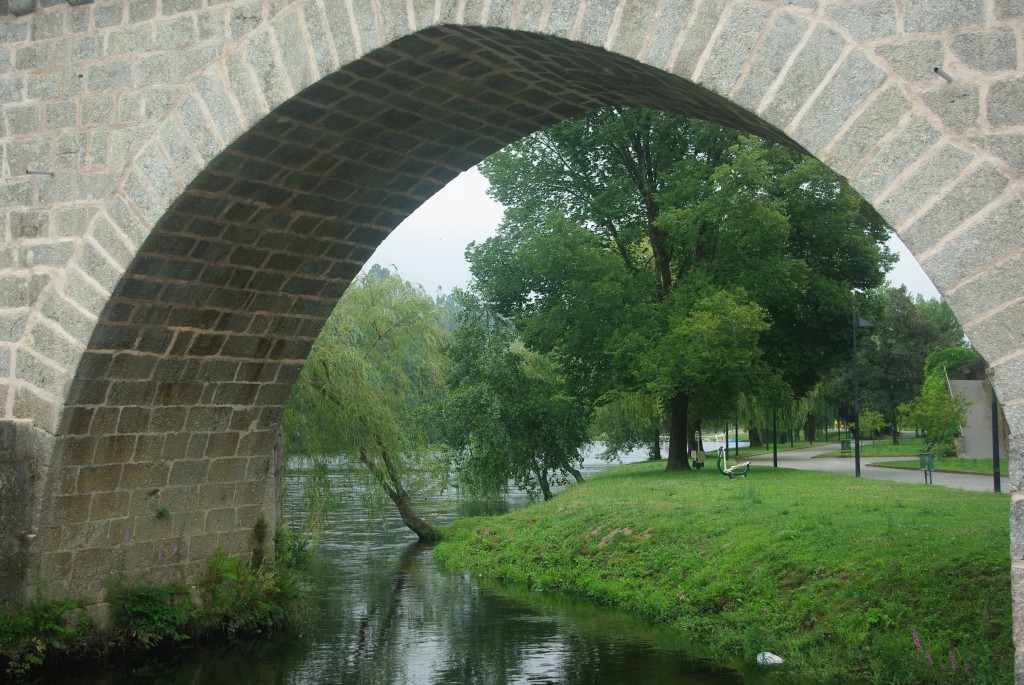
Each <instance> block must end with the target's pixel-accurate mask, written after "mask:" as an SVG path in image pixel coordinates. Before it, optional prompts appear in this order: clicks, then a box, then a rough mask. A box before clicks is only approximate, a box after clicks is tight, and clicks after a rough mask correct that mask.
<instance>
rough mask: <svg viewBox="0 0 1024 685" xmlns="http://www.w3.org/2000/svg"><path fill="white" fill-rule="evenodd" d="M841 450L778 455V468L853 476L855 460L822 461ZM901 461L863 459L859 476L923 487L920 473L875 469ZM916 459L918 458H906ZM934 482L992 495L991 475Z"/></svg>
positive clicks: (941, 477) (766, 459) (762, 457)
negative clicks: (877, 464)
mask: <svg viewBox="0 0 1024 685" xmlns="http://www.w3.org/2000/svg"><path fill="white" fill-rule="evenodd" d="M838 449H839V443H837V442H833V443H821V444H820V445H814V446H813V447H802V448H800V449H795V450H786V451H784V452H782V451H780V452H779V468H787V469H802V470H805V471H825V472H828V473H837V474H842V475H848V476H850V477H851V478H852V477H853V475H854V463H853V457H820V458H817V459H815V458H814V457H816V456H817V455H819V454H824V453H825V452H835V451H837V450H838ZM747 459H750V461H751V463H753V464H755V465H757V466H764V465H767V466H771V465H772V453H771V452H768V453H766V454H758V455H755V456H753V457H747V456H744V457H743V460H744V461H745V460H747ZM894 459H899V457H864V456H861V458H860V475H861V477H863V478H874V479H876V480H889V481H894V482H897V483H920V484H924V473H922V472H921V471H918V470H916V469H915V470H910V469H893V468H886V467H884V466H872V465H871V462H874V461H892V460H894ZM907 459H915V460H916V459H917V457H907ZM1000 480H1001V483H1000V485H1001V487H1002V491H1003V492H1009V487H1010V484H1009V479H1007V478H1006V477H1005V476H1003V477H1002V478H1001V479H1000ZM932 482H933V483H934V484H935V485H942V486H945V487H948V488H959V489H960V490H974V491H976V492H992V491H993V482H992V474H987V475H982V474H976V473H946V472H942V471H935V472H934V473H933V474H932Z"/></svg>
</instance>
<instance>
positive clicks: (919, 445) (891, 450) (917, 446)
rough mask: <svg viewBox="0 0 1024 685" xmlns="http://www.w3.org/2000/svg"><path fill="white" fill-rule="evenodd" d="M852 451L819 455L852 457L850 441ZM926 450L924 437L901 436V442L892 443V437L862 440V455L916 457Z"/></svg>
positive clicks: (820, 455)
mask: <svg viewBox="0 0 1024 685" xmlns="http://www.w3.org/2000/svg"><path fill="white" fill-rule="evenodd" d="M850 445H851V447H850V451H849V452H848V453H843V452H842V451H841V450H836V451H834V452H825V453H824V454H819V455H818V457H852V456H853V447H852V445H853V443H852V442H851V443H850ZM924 451H925V440H924V438H900V444H898V445H894V444H892V439H891V438H879V439H877V440H870V441H863V440H862V441H861V443H860V456H862V457H910V456H914V457H916V456H917V455H918V454H920V453H921V452H924Z"/></svg>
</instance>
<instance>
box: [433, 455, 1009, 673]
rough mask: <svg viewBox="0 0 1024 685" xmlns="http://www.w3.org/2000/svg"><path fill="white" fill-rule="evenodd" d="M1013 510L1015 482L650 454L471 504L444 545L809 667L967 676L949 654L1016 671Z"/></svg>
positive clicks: (719, 643)
mask: <svg viewBox="0 0 1024 685" xmlns="http://www.w3.org/2000/svg"><path fill="white" fill-rule="evenodd" d="M1007 512H1008V497H1007V496H1005V495H996V494H989V493H971V492H962V491H955V490H949V489H946V488H936V487H926V486H923V485H921V486H918V485H905V484H899V483H889V482H883V481H874V480H868V479H854V478H851V477H846V476H837V475H834V474H823V473H815V472H809V471H795V470H787V469H769V468H757V467H755V468H754V469H753V470H752V471H751V475H750V476H749V477H748V478H746V479H743V480H736V481H730V480H728V479H725V478H721V477H719V476H718V474H715V473H713V472H712V473H671V474H668V473H665V472H664V471H663V465H662V464H656V463H654V464H652V463H642V464H630V465H627V466H619V467H615V468H613V469H610V470H609V471H607V472H605V473H604V474H602V475H601V476H597V477H594V478H592V479H590V480H589V481H588V482H587V483H585V484H583V485H581V486H574V487H571V488H569V489H568V490H567V491H566V492H564V493H562V494H560V495H558V496H557V497H555V498H554V499H552V500H551V501H549V502H544V503H539V504H536V505H534V506H531V507H528V508H526V509H523V510H520V511H517V512H514V513H512V514H509V515H506V516H500V517H486V518H474V519H466V520H462V521H458V522H456V523H454V524H452V525H451V526H450V527H448V528H447V529H446V530H445V532H444V540H443V541H442V543H441V544H440V546H438V548H437V550H436V554H435V558H436V559H437V561H438V563H439V565H440V566H441V568H442V569H444V570H446V571H449V572H463V571H471V572H474V573H478V574H481V575H484V576H487V577H493V578H498V579H503V580H505V581H507V582H511V583H516V584H520V585H523V586H527V587H529V588H531V589H534V590H556V591H563V592H567V593H570V594H573V595H577V596H580V597H584V598H589V599H591V600H593V601H595V602H598V603H605V604H611V605H617V606H619V607H622V608H625V609H627V610H629V611H631V612H633V613H634V614H637V615H640V616H642V617H644V618H647V619H651V620H655V621H659V622H663V623H666V624H669V625H671V626H673V627H675V628H677V629H678V630H681V631H684V632H685V633H686V634H688V635H690V636H692V637H694V638H696V639H699V640H701V641H702V642H703V643H705V644H706V645H707V647H708V649H709V651H710V652H712V654H713V655H714V656H715V657H716V658H718V659H720V660H722V661H724V662H733V663H735V664H741V665H745V666H747V667H749V665H750V664H752V663H753V662H754V659H755V656H756V654H757V653H758V652H761V651H764V650H768V651H772V652H775V653H776V654H780V655H782V656H783V657H785V658H786V660H787V663H786V666H785V667H784V668H785V669H787V670H786V671H785V674H787V675H786V677H787V678H788V679H790V680H792V681H796V682H809V681H817V682H836V681H839V680H854V681H858V682H864V681H866V682H884V683H919V682H961V680H960V679H957V678H952V679H951V678H950V674H949V670H950V669H949V656H948V655H949V654H951V653H952V655H953V656H954V657H955V658H956V662H957V664H958V668H962V665H963V664H964V663H967V664H968V665H969V667H970V669H971V673H972V676H971V677H970V679H969V680H968V679H967V676H965V675H964V674H963V672H962V671H958V674H959V676H960V678H962V679H963V681H967V682H979V683H981V682H1010V681H1012V678H1013V675H1012V673H1013V643H1012V639H1011V596H1010V569H1009V561H1008V557H1007V554H1006V541H1007V539H1008V537H1009V523H1008V519H1009V517H1008V516H1007ZM912 631H916V635H917V636H919V640H920V643H921V645H922V646H921V649H920V650H919V649H917V647H916V646H915V641H914V634H915V633H912ZM925 652H928V653H929V656H930V657H931V658H932V660H933V662H934V663H935V664H936V665H934V666H933V665H931V664H929V662H928V661H926V659H925ZM942 664H945V665H946V668H945V670H941V669H940V668H939V666H940V665H942Z"/></svg>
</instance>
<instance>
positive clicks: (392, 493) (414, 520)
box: [359, 449, 441, 542]
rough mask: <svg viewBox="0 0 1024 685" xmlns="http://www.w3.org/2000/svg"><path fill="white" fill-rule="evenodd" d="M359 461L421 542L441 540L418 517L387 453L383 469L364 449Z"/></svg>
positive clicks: (383, 457) (384, 454)
mask: <svg viewBox="0 0 1024 685" xmlns="http://www.w3.org/2000/svg"><path fill="white" fill-rule="evenodd" d="M359 461H361V462H363V465H364V466H366V468H367V469H369V470H370V473H371V474H372V475H373V478H374V480H376V481H377V484H378V485H380V486H381V487H382V488H383V489H384V492H386V493H387V496H388V498H389V499H390V500H391V501H392V502H393V503H394V505H395V508H396V509H398V514H399V516H401V517H402V523H404V524H405V525H406V527H408V528H409V530H411V531H412V532H414V533H416V537H417V538H419V541H420V542H437V541H438V540H440V539H441V535H440V534H439V533H438V532H437V531H436V530H434V527H433V526H431V525H430V524H429V523H427V522H426V521H424V520H423V519H421V518H420V517H419V516H417V515H416V511H415V510H414V509H413V506H412V497H410V496H409V493H408V491H407V490H406V489H405V487H403V485H402V481H401V480H400V479H399V477H398V473H397V472H396V471H395V468H394V464H392V463H391V459H390V457H389V456H388V453H387V452H386V451H382V453H381V461H382V462H383V464H384V468H383V469H382V468H381V467H380V464H378V463H377V462H375V461H374V460H373V459H372V458H371V457H370V455H368V454H367V453H366V451H365V450H362V449H360V450H359Z"/></svg>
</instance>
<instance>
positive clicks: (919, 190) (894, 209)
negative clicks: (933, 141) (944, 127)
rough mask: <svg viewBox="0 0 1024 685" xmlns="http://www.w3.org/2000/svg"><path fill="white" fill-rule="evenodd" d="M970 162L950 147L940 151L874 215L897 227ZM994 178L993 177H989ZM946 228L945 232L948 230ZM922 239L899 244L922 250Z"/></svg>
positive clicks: (964, 153)
mask: <svg viewBox="0 0 1024 685" xmlns="http://www.w3.org/2000/svg"><path fill="white" fill-rule="evenodd" d="M970 161H971V155H970V153H968V152H966V151H965V150H961V149H959V148H955V147H952V146H945V147H942V148H940V149H939V150H937V151H936V152H935V154H934V155H931V156H930V157H929V158H928V164H925V165H923V166H921V167H920V168H918V169H917V170H916V171H915V172H914V173H911V174H910V175H909V176H907V177H905V178H904V179H903V180H902V181H901V183H900V184H899V186H898V187H896V188H894V189H893V192H892V193H891V194H890V195H889V196H888V197H887V198H886V199H885V200H884V201H882V202H881V203H880V204H878V205H877V209H878V211H879V212H880V213H881V214H882V216H884V217H885V218H886V220H887V221H889V223H891V224H893V225H894V226H895V225H899V224H900V223H901V222H902V221H903V220H904V219H906V218H908V217H909V216H910V215H911V214H913V213H914V212H916V211H917V210H918V209H919V208H920V207H921V205H922V204H924V202H925V200H927V199H928V198H930V197H932V195H933V194H934V193H935V190H936V189H937V188H940V187H942V186H943V185H944V184H945V183H946V182H948V181H949V180H951V179H953V178H955V177H956V176H957V175H958V174H959V173H960V172H961V171H963V170H964V169H965V168H966V167H967V165H968V164H969V163H970ZM994 177H995V175H993V178H994ZM1004 181H1005V179H1004ZM947 206H948V205H947ZM931 225H932V224H931V223H928V224H927V226H931ZM946 228H947V230H948V228H949V227H948V226H947V227H946ZM923 235H924V234H919V237H912V238H910V240H908V239H906V238H905V239H904V241H903V242H905V243H907V245H908V246H909V247H910V249H911V250H912V251H913V250H915V249H922V248H921V246H922V245H924V244H925V243H927V240H926V239H924V238H923V237H920V236H923ZM910 241H915V245H916V247H915V246H910ZM916 241H920V242H916ZM929 245H930V244H929Z"/></svg>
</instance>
